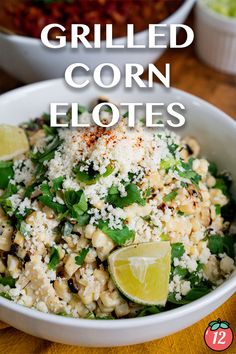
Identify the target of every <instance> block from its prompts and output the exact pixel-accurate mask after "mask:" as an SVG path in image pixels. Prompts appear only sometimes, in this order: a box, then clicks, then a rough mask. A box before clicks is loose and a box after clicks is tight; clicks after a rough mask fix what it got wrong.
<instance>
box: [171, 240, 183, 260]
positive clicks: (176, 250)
mask: <svg viewBox="0 0 236 354" xmlns="http://www.w3.org/2000/svg"><path fill="white" fill-rule="evenodd" d="M184 252H185V249H184V245H183V244H182V243H181V242H176V243H172V245H171V259H172V261H173V259H174V258H178V259H180V258H181V257H182V256H183V254H184Z"/></svg>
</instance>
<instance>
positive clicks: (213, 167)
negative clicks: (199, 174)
mask: <svg viewBox="0 0 236 354" xmlns="http://www.w3.org/2000/svg"><path fill="white" fill-rule="evenodd" d="M208 172H209V173H210V174H211V175H212V176H214V177H216V176H217V166H216V164H215V162H210V163H209V166H208Z"/></svg>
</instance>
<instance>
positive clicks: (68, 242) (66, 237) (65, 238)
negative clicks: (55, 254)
mask: <svg viewBox="0 0 236 354" xmlns="http://www.w3.org/2000/svg"><path fill="white" fill-rule="evenodd" d="M64 240H65V241H66V243H67V244H68V246H69V247H70V248H71V249H72V250H74V251H75V249H76V245H75V244H74V242H73V238H72V237H71V236H65V237H64Z"/></svg>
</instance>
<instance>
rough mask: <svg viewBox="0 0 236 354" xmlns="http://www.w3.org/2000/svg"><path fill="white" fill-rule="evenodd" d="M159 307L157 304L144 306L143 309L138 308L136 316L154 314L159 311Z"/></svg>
mask: <svg viewBox="0 0 236 354" xmlns="http://www.w3.org/2000/svg"><path fill="white" fill-rule="evenodd" d="M160 312H161V309H160V307H158V306H155V305H153V306H146V307H144V309H142V310H140V311H139V312H138V313H137V315H136V317H144V316H149V315H155V314H157V313H160Z"/></svg>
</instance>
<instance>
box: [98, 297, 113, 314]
mask: <svg viewBox="0 0 236 354" xmlns="http://www.w3.org/2000/svg"><path fill="white" fill-rule="evenodd" d="M97 303H98V306H99V309H100V310H101V312H103V313H104V314H107V313H111V312H112V311H114V307H107V306H105V305H104V304H103V303H102V301H101V300H100V299H98V301H97Z"/></svg>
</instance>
